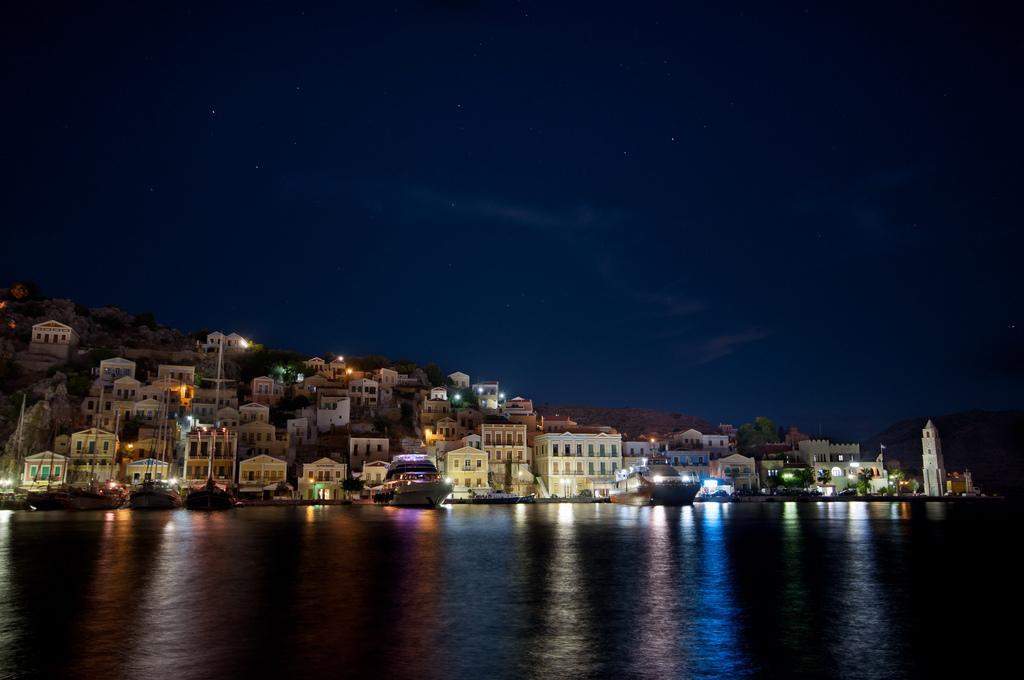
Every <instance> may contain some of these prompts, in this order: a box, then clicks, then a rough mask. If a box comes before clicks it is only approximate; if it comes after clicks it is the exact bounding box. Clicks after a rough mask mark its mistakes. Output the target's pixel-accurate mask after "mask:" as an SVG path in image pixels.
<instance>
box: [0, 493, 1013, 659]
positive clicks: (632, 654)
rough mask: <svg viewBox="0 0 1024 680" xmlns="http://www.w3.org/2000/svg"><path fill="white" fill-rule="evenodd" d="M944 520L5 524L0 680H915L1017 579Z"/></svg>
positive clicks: (882, 511)
mask: <svg viewBox="0 0 1024 680" xmlns="http://www.w3.org/2000/svg"><path fill="white" fill-rule="evenodd" d="M932 508H933V505H928V506H925V507H922V506H915V507H912V506H911V505H910V504H908V503H902V504H886V503H880V504H863V503H849V504H847V503H785V504H757V505H754V504H751V505H731V504H717V503H708V504H704V505H698V506H695V507H686V508H661V507H657V508H633V507H624V506H615V505H597V504H580V505H573V504H555V505H540V504H538V505H536V506H513V507H479V506H476V507H473V506H459V507H453V508H445V509H443V510H440V511H422V510H414V509H403V508H379V507H328V506H324V507H303V508H246V509H244V510H238V511H234V512H230V513H211V514H203V513H189V512H185V511H180V512H163V513H161V512H148V513H132V512H131V511H118V512H106V513H103V512H96V513H74V514H62V513H24V512H19V513H14V514H12V513H10V512H9V511H0V677H4V678H6V677H7V675H12V674H14V675H13V677H81V678H94V677H100V676H102V677H105V678H137V677H169V676H171V675H175V676H180V677H218V676H219V677H238V676H247V675H251V676H258V677H264V676H267V675H282V676H289V675H290V674H292V673H294V672H296V671H297V670H299V669H301V670H302V671H303V674H310V675H319V674H327V675H328V676H330V677H333V676H337V675H345V676H347V675H366V674H368V675H375V676H377V677H415V678H442V677H462V676H478V675H488V676H492V677H512V678H522V677H545V678H547V677H595V676H602V675H617V676H623V677H642V678H655V677H658V678H677V677H680V678H682V677H723V676H726V677H744V676H753V675H758V676H764V675H783V674H785V675H788V676H797V677H820V676H827V675H835V674H837V673H838V672H839V671H840V670H847V671H848V670H849V669H851V668H854V669H856V670H857V673H854V675H857V676H859V677H879V678H882V677H902V676H907V675H912V674H914V673H915V672H916V671H918V670H919V669H918V667H917V666H916V664H919V663H921V662H922V661H923V660H924V659H926V658H927V655H925V654H922V653H921V650H922V649H924V648H926V647H927V646H928V645H929V644H931V642H930V641H931V640H932V636H931V634H930V632H931V624H932V621H933V619H934V618H935V617H936V616H938V615H941V614H942V611H941V608H942V604H941V602H940V601H939V600H938V599H936V598H935V597H934V595H935V593H936V592H939V591H940V589H941V588H942V587H944V584H945V583H947V582H949V581H952V580H953V579H954V578H955V579H957V580H959V581H969V582H971V583H972V584H973V586H974V588H975V590H976V591H982V592H974V593H973V596H974V597H975V598H976V599H977V598H983V597H984V596H985V593H984V592H983V591H984V588H985V587H986V585H987V584H989V583H998V582H1000V579H999V574H998V573H997V570H998V566H999V565H1003V564H1009V563H1010V561H1009V560H1002V561H998V562H993V563H991V564H987V565H980V564H979V563H978V562H977V561H971V560H969V559H964V556H965V555H966V554H967V553H966V552H965V551H964V550H963V547H964V546H966V545H969V544H971V543H977V542H978V541H984V540H986V532H989V533H991V534H992V537H993V538H995V537H996V536H1003V537H1005V532H1006V531H1007V529H1008V523H1007V521H1005V519H1004V515H1006V514H1007V513H1006V512H1005V511H1004V510H1002V509H995V510H991V509H989V508H975V509H973V510H972V509H969V508H954V507H945V506H942V509H941V511H936V510H933V509H932ZM978 513H980V519H979V515H978ZM1013 526H1015V525H1013ZM993 532H994V533H993ZM989 545H990V546H992V547H990V548H989V551H990V552H995V551H997V550H998V548H999V544H998V543H996V542H995V541H993V542H992V543H991V544H989ZM993 565H994V566H993ZM982 570H984V579H982V578H979V576H978V574H979V573H981V571H982ZM993 587H994V586H993ZM972 630H974V631H976V632H978V634H981V633H982V631H984V630H985V628H984V624H983V623H980V622H974V624H973V625H972ZM965 634H967V633H965ZM865 650H869V652H867V653H868V654H869V657H870V663H866V662H865V660H864V659H865V654H866V652H865ZM12 669H13V670H12ZM5 673H6V674H7V675H5Z"/></svg>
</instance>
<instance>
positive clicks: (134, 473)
mask: <svg viewBox="0 0 1024 680" xmlns="http://www.w3.org/2000/svg"><path fill="white" fill-rule="evenodd" d="M125 472H126V476H127V478H128V483H129V484H142V483H143V482H150V481H160V480H163V479H170V472H171V464H170V463H168V462H167V461H166V460H157V459H156V458H143V459H142V460H135V461H132V462H131V463H128V465H126V466H125Z"/></svg>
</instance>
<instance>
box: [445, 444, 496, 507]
mask: <svg viewBox="0 0 1024 680" xmlns="http://www.w3.org/2000/svg"><path fill="white" fill-rule="evenodd" d="M488 471H489V466H488V462H487V454H486V453H485V452H484V451H481V450H480V449H478V448H475V447H472V446H463V447H462V448H458V449H455V450H453V451H449V452H448V455H447V466H446V468H445V474H446V475H447V476H448V477H449V478H450V479H451V480H452V484H453V485H454V490H453V492H452V494H453V496H454V497H455V498H468V497H469V496H470V495H472V494H473V493H484V492H485V491H487V490H488V489H489V485H488V482H487V478H488Z"/></svg>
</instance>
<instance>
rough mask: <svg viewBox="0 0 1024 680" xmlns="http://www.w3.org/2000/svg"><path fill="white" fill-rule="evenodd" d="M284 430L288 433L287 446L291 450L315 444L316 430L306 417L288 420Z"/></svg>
mask: <svg viewBox="0 0 1024 680" xmlns="http://www.w3.org/2000/svg"><path fill="white" fill-rule="evenodd" d="M285 429H286V430H287V431H288V445H289V446H290V447H291V448H293V449H294V448H296V447H299V446H304V445H306V444H312V443H314V442H316V439H317V436H316V435H317V428H316V427H314V426H313V424H312V422H311V421H310V419H309V418H307V417H306V416H302V417H300V418H289V419H288V420H287V422H286V423H285Z"/></svg>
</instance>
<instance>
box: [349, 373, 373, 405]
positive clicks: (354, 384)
mask: <svg viewBox="0 0 1024 680" xmlns="http://www.w3.org/2000/svg"><path fill="white" fill-rule="evenodd" d="M348 395H349V399H351V400H352V405H353V406H370V407H373V406H376V405H377V404H378V402H379V395H380V385H378V384H377V381H376V380H370V379H369V378H358V379H356V380H350V381H349V383H348Z"/></svg>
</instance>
